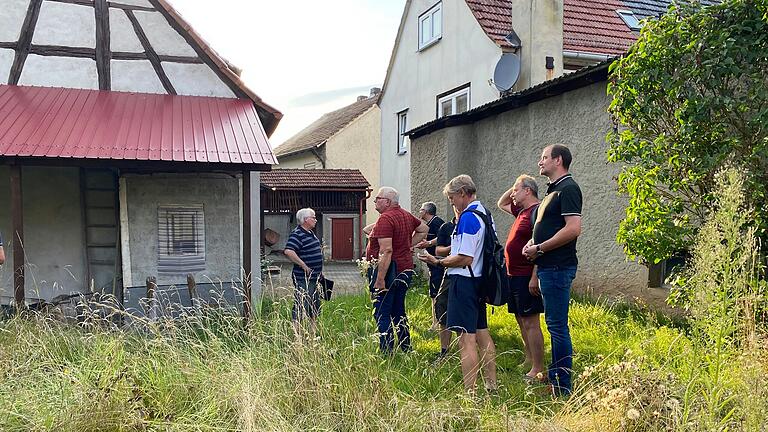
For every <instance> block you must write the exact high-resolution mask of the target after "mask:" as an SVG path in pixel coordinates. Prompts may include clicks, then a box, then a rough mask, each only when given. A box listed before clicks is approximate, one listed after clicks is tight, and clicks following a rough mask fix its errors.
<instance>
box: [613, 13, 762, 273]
mask: <svg viewBox="0 0 768 432" xmlns="http://www.w3.org/2000/svg"><path fill="white" fill-rule="evenodd" d="M608 92H609V94H611V95H612V96H613V101H612V103H611V105H610V108H609V112H610V113H611V115H612V116H613V117H614V119H615V121H616V122H617V124H618V125H619V127H618V128H617V129H616V131H614V132H613V133H610V134H609V135H608V138H607V139H608V142H609V145H610V147H609V150H608V160H609V161H610V162H615V163H620V164H622V169H621V173H620V174H619V178H618V186H619V191H620V192H621V193H624V194H626V195H628V197H629V205H628V207H627V213H626V218H625V219H624V220H623V221H622V222H621V225H620V227H619V231H618V235H617V240H618V241H619V243H621V244H623V245H624V248H625V252H626V253H627V255H628V256H629V257H630V258H633V259H640V260H641V261H643V262H650V263H656V262H659V261H661V260H664V259H666V258H669V257H670V256H673V255H675V254H676V253H679V252H681V251H683V250H687V249H688V246H689V245H690V244H692V242H693V240H694V238H695V236H696V234H697V232H698V230H699V228H700V226H701V224H702V223H703V221H704V220H706V217H707V214H708V213H709V212H710V208H711V206H712V203H713V196H714V195H713V192H714V191H715V190H716V189H717V188H718V184H717V182H716V181H715V173H716V172H718V171H719V170H720V169H721V168H722V167H723V166H724V165H725V164H726V163H731V164H733V165H734V166H737V167H739V168H741V169H742V170H743V171H744V172H746V180H745V185H746V187H745V189H746V190H747V191H748V196H747V200H748V202H749V204H750V205H751V206H752V207H753V208H754V209H755V210H756V211H755V226H756V227H757V234H758V236H759V237H761V238H762V239H763V240H767V239H768V238H767V237H768V236H767V235H766V233H768V231H766V229H767V228H768V193H767V192H768V0H726V1H724V2H723V3H721V4H719V5H715V6H709V7H703V8H702V7H697V6H695V5H680V6H676V5H673V6H672V7H671V8H670V10H669V11H668V12H667V13H666V14H665V15H663V16H662V17H661V18H659V19H658V20H652V21H647V22H646V23H645V25H644V27H643V29H642V31H641V33H640V38H639V39H638V41H637V43H636V44H635V45H634V46H633V47H632V48H631V49H630V51H629V53H628V54H627V55H626V56H625V57H624V58H622V59H620V60H618V61H616V62H614V63H613V64H612V65H611V75H610V79H609V85H608Z"/></svg>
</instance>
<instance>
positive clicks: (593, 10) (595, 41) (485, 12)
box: [466, 0, 637, 55]
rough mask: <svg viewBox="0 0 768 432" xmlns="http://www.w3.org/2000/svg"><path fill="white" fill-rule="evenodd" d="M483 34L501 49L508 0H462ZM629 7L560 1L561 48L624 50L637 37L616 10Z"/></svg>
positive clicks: (601, 0)
mask: <svg viewBox="0 0 768 432" xmlns="http://www.w3.org/2000/svg"><path fill="white" fill-rule="evenodd" d="M466 2H467V5H468V6H469V9H470V10H471V11H472V14H474V16H475V19H477V22H478V23H480V27H482V29H483V31H485V34H487V35H488V37H489V38H490V39H491V40H492V41H494V42H495V43H496V44H497V45H499V46H500V47H501V48H510V44H509V42H508V41H507V40H506V39H504V37H505V36H507V35H508V34H509V33H511V31H512V0H466ZM617 9H629V8H628V7H627V6H626V5H625V4H624V3H623V2H622V1H621V0H564V4H563V50H565V51H577V52H588V53H598V54H610V55H619V54H623V53H625V52H626V51H627V50H628V49H629V47H630V46H631V45H632V43H634V41H635V39H637V36H636V35H635V34H634V33H633V32H632V30H630V28H629V27H627V25H626V24H625V23H624V21H623V20H622V19H621V17H619V15H618V14H617V13H616V10H617Z"/></svg>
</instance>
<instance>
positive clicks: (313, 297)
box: [283, 208, 323, 331]
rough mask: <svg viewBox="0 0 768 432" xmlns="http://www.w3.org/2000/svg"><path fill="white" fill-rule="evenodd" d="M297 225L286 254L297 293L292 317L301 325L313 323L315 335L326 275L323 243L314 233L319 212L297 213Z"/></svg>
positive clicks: (306, 209) (311, 324) (287, 245)
mask: <svg viewBox="0 0 768 432" xmlns="http://www.w3.org/2000/svg"><path fill="white" fill-rule="evenodd" d="M296 221H297V222H298V224H299V225H298V226H297V227H296V229H294V230H293V232H291V235H290V236H289V237H288V242H287V243H286V244H285V250H284V252H283V253H285V256H287V257H288V259H289V260H291V262H292V263H293V272H292V273H291V278H292V279H293V285H294V287H295V288H296V289H295V290H294V303H293V311H292V313H291V316H292V318H293V321H294V322H297V323H298V322H301V321H303V320H304V319H305V318H307V319H309V322H310V329H311V330H312V331H314V329H315V325H316V321H317V314H318V313H320V289H319V288H318V286H317V283H318V279H319V278H320V275H321V274H322V272H323V251H322V249H321V246H320V240H319V239H318V238H317V236H316V235H315V233H314V232H312V230H313V229H314V228H315V225H317V218H316V217H315V211H314V210H312V209H311V208H303V209H301V210H299V211H297V212H296Z"/></svg>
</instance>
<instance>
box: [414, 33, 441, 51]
mask: <svg viewBox="0 0 768 432" xmlns="http://www.w3.org/2000/svg"><path fill="white" fill-rule="evenodd" d="M442 38H443V37H442V36H440V37H439V38H437V39H433V40H431V41H429V42H427V43H425V44H424V45H422V46H420V47H419V50H418V52H421V51H424V50H425V49H427V48H429V47H431V46H432V45H435V44H436V43H438V42H440V39H442Z"/></svg>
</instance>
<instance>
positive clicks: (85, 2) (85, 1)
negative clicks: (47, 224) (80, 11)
mask: <svg viewBox="0 0 768 432" xmlns="http://www.w3.org/2000/svg"><path fill="white" fill-rule="evenodd" d="M48 1H55V2H58V3H69V4H76V5H80V6H90V7H93V2H92V1H90V0H48Z"/></svg>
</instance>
